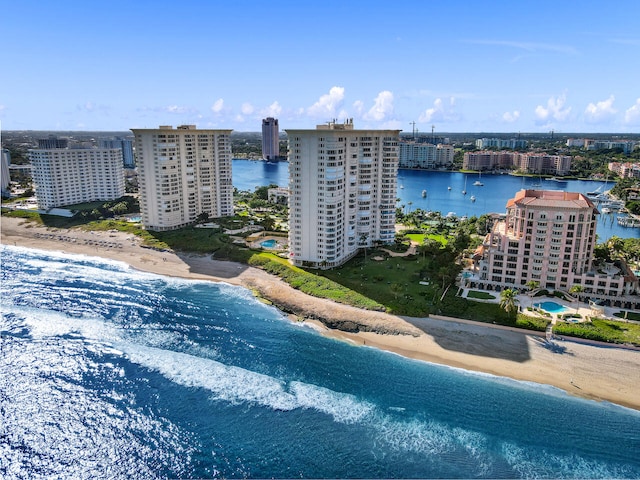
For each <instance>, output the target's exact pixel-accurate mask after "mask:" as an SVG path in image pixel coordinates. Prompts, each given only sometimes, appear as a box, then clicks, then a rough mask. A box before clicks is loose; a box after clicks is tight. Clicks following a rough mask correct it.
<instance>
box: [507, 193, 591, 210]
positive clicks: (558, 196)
mask: <svg viewBox="0 0 640 480" xmlns="http://www.w3.org/2000/svg"><path fill="white" fill-rule="evenodd" d="M514 205H519V206H521V207H525V206H534V207H541V208H558V207H561V208H568V207H569V208H570V207H573V208H595V205H594V204H593V202H591V200H589V199H588V198H587V197H586V196H585V195H583V194H582V193H576V192H564V191H558V190H520V191H519V192H518V193H516V196H515V197H514V198H512V199H510V200H509V201H508V202H507V208H509V207H512V206H514Z"/></svg>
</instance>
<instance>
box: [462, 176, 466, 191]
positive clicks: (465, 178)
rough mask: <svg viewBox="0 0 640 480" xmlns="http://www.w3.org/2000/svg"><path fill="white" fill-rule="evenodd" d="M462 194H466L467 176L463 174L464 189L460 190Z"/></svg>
mask: <svg viewBox="0 0 640 480" xmlns="http://www.w3.org/2000/svg"><path fill="white" fill-rule="evenodd" d="M462 194H463V195H466V194H467V176H466V175H465V176H464V189H463V190H462Z"/></svg>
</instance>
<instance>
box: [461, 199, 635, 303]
mask: <svg viewBox="0 0 640 480" xmlns="http://www.w3.org/2000/svg"><path fill="white" fill-rule="evenodd" d="M598 215H599V212H598V210H597V208H596V206H595V205H594V204H593V202H592V201H591V200H589V198H587V197H586V196H585V195H583V194H581V193H572V192H563V191H549V190H521V191H519V192H518V193H516V196H515V197H514V198H512V199H511V200H509V201H508V202H507V207H506V218H505V219H504V220H502V221H497V222H496V223H495V224H494V225H493V228H492V230H491V232H490V233H489V234H487V236H486V237H485V239H484V242H483V245H482V248H481V249H479V251H478V252H476V261H477V265H478V274H477V275H476V276H473V277H471V279H470V280H469V285H470V286H472V287H476V288H482V289H487V290H503V289H504V288H522V287H525V286H526V285H527V284H528V283H529V282H532V281H533V282H538V285H539V286H540V288H544V289H547V290H561V291H564V292H568V291H569V290H570V289H571V288H572V287H573V286H574V285H580V286H581V287H582V290H583V293H582V295H584V296H586V297H588V298H590V299H596V300H607V301H612V300H613V301H616V302H620V304H622V303H626V302H631V303H634V302H636V303H637V301H638V297H637V295H635V294H636V293H637V288H638V280H637V279H636V277H635V276H634V275H633V273H631V272H630V271H629V269H628V267H627V266H626V265H625V264H623V263H622V262H619V263H617V264H615V265H614V264H599V263H597V262H596V260H595V259H594V255H593V253H594V247H595V244H596V225H597V223H598Z"/></svg>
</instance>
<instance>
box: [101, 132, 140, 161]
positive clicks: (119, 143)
mask: <svg viewBox="0 0 640 480" xmlns="http://www.w3.org/2000/svg"><path fill="white" fill-rule="evenodd" d="M98 146H99V147H101V148H119V149H120V150H122V164H123V165H124V168H135V167H136V163H135V160H134V157H133V140H130V139H128V138H120V137H118V138H102V139H100V140H99V142H98Z"/></svg>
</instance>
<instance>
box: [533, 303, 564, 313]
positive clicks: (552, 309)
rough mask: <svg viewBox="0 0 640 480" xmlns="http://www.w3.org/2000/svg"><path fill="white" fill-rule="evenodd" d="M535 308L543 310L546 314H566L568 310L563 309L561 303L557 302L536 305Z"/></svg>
mask: <svg viewBox="0 0 640 480" xmlns="http://www.w3.org/2000/svg"><path fill="white" fill-rule="evenodd" d="M533 306H534V307H538V308H541V309H542V310H544V311H546V312H549V313H563V312H566V311H567V310H568V308H567V307H563V306H562V305H560V304H559V303H556V302H542V303H536V304H534V305H533Z"/></svg>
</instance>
